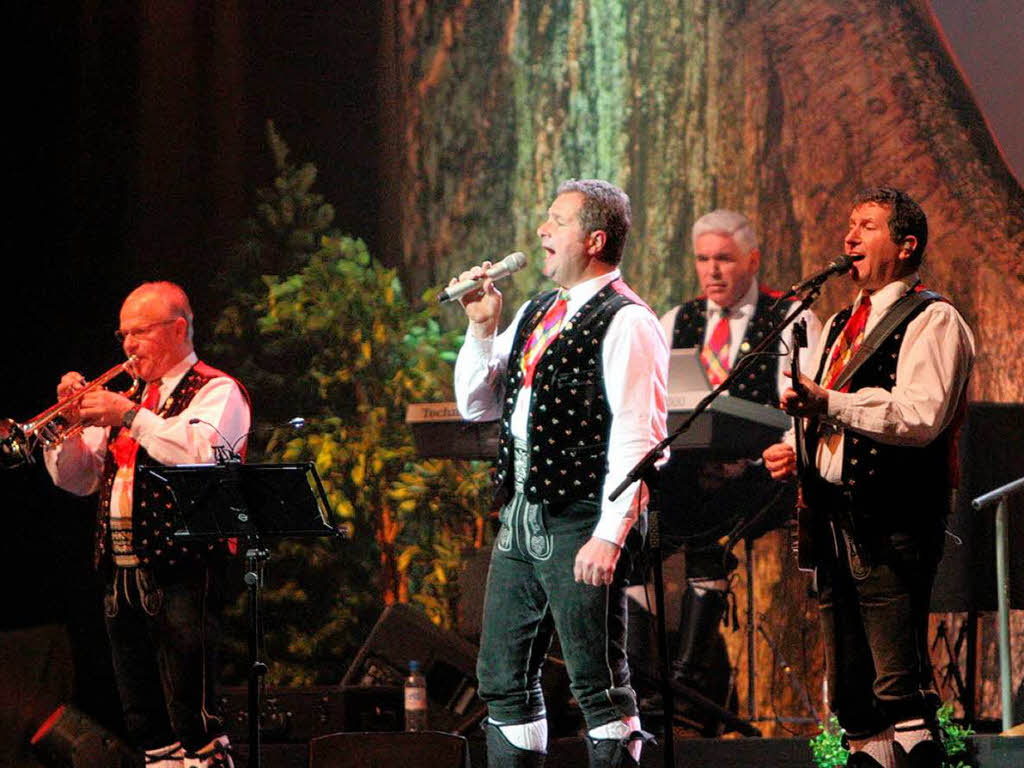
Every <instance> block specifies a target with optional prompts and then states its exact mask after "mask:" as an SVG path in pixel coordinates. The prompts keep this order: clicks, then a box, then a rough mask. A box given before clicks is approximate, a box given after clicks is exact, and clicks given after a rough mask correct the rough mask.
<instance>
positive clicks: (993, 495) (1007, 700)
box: [971, 477, 1024, 731]
mask: <svg viewBox="0 0 1024 768" xmlns="http://www.w3.org/2000/svg"><path fill="white" fill-rule="evenodd" d="M1019 492H1024V477H1021V478H1018V479H1017V480H1014V481H1012V482H1009V483H1007V484H1006V485H1002V486H1000V487H998V488H996V489H995V490H992V491H989V492H988V493H985V494H982V495H981V496H979V497H978V498H976V499H974V500H973V501H972V502H971V507H972V508H973V509H974V510H975V511H976V512H979V511H981V510H982V509H984V508H985V507H988V506H991V505H992V504H997V505H998V506H996V583H997V587H998V589H997V592H996V595H997V600H998V607H999V698H1000V705H1001V708H1002V711H1003V712H1002V714H1003V731H1008V730H1010V728H1012V727H1013V698H1012V697H1013V692H1012V688H1013V683H1012V680H1011V675H1010V566H1009V551H1010V527H1009V520H1010V508H1009V505H1008V504H1007V503H1006V500H1007V499H1008V498H1009V497H1010V496H1012V495H1013V494H1015V493H1019Z"/></svg>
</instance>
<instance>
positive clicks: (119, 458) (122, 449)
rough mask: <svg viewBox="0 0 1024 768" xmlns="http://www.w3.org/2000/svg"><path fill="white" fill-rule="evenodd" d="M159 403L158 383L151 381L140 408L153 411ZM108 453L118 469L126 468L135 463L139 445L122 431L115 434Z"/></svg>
mask: <svg viewBox="0 0 1024 768" xmlns="http://www.w3.org/2000/svg"><path fill="white" fill-rule="evenodd" d="M159 402H160V381H159V380H157V381H151V382H150V383H149V384H148V385H147V388H146V397H145V398H144V399H143V401H142V404H141V406H142V407H143V408H146V409H148V410H150V411H155V410H156V406H157V403H159ZM110 452H111V453H112V454H113V455H114V461H116V462H117V466H119V467H128V466H131V465H133V464H134V463H135V454H137V453H138V452H139V444H138V443H137V442H136V441H135V438H134V437H132V435H131V431H130V430H127V429H122V430H121V431H120V432H118V433H117V438H116V439H115V440H114V442H112V443H111V444H110Z"/></svg>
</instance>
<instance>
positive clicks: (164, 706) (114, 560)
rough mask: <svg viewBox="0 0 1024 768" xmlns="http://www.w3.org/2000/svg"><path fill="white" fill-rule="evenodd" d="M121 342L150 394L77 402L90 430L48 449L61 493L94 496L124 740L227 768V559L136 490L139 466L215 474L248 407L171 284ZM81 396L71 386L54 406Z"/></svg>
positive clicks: (135, 317)
mask: <svg viewBox="0 0 1024 768" xmlns="http://www.w3.org/2000/svg"><path fill="white" fill-rule="evenodd" d="M116 335H117V337H118V339H119V340H120V341H121V342H122V345H123V347H124V351H125V354H126V355H127V356H128V357H129V358H134V360H133V362H132V364H131V367H132V370H133V372H134V373H135V375H136V376H137V377H138V378H139V379H140V380H141V381H142V382H144V383H145V388H144V389H140V391H139V392H138V397H137V398H135V399H132V398H129V397H126V396H125V395H123V394H119V393H116V392H110V391H107V390H104V389H99V388H97V389H94V390H92V391H89V392H87V393H85V394H84V395H82V397H81V402H80V403H79V404H78V409H77V416H78V418H80V419H81V421H82V423H83V424H84V425H85V427H86V428H85V429H84V430H83V431H82V432H81V434H80V435H76V436H74V437H71V438H70V439H68V440H65V441H63V442H62V443H61V444H60V445H57V446H55V447H52V448H48V449H47V450H46V451H45V454H44V456H45V461H46V467H47V470H48V471H49V472H50V475H51V476H52V477H53V481H54V483H55V484H56V485H57V486H58V487H60V488H63V489H65V490H67V491H70V492H71V493H74V494H76V495H79V496H85V495H89V494H92V493H96V492H97V491H98V492H99V509H98V513H97V519H96V548H95V565H96V567H97V568H99V569H101V570H102V572H103V573H104V575H105V577H106V584H107V589H106V598H105V618H106V625H107V634H108V636H109V638H110V646H111V653H112V656H113V665H114V673H115V676H116V679H117V685H118V691H119V693H120V696H121V705H122V708H123V710H124V717H125V726H126V728H127V731H128V736H129V738H130V739H131V740H132V741H133V742H134V743H135V745H136V746H137V747H138V748H139V749H141V750H142V751H144V752H145V758H146V764H147V766H158V768H179V767H182V768H184V767H185V766H189V767H191V766H197V767H198V766H220V767H222V768H223V767H224V766H231V765H232V761H231V758H230V755H229V753H228V741H227V736H225V735H224V728H223V721H222V720H221V718H220V717H219V716H218V713H217V699H216V677H217V672H218V659H217V653H218V650H219V647H220V603H221V600H222V594H221V593H222V587H223V578H222V573H223V570H224V566H225V564H226V559H225V554H226V552H225V549H224V546H223V545H222V544H219V543H215V544H206V543H203V544H198V545H197V544H194V543H182V542H180V541H177V540H175V538H174V536H173V533H174V525H173V523H172V522H171V521H169V520H167V519H166V518H164V517H162V516H161V514H160V512H161V511H162V510H163V505H160V504H155V503H153V501H152V499H148V498H142V497H141V493H140V494H138V497H137V496H136V494H135V493H134V490H135V469H136V467H137V466H140V465H142V464H166V465H172V464H192V463H209V462H212V461H213V458H214V445H215V444H218V443H220V442H223V440H225V439H226V440H239V442H240V443H241V444H242V445H244V443H245V439H244V436H245V435H246V434H247V433H248V431H249V426H250V421H251V409H250V404H249V400H248V395H247V394H246V392H245V390H244V388H243V387H242V386H241V385H240V384H239V383H238V382H237V381H235V380H234V379H232V378H231V377H230V376H227V375H226V374H224V373H221V372H220V371H217V370H215V369H213V368H211V367H210V366H208V365H205V364H204V363H201V362H199V360H198V358H197V357H196V354H195V351H194V350H193V346H192V309H191V307H190V305H189V301H188V297H187V296H186V295H185V292H184V291H183V290H182V289H181V288H180V287H179V286H177V285H175V284H173V283H167V282H157V283H144V284H142V285H140V286H139V287H138V288H136V289H135V290H134V291H132V292H131V293H130V294H129V295H128V298H126V299H125V301H124V305H123V306H122V307H121V315H120V326H119V329H118V331H117V334H116ZM85 383H86V382H85V380H84V379H83V377H82V376H81V375H80V374H78V373H75V372H71V373H67V374H65V375H64V377H63V378H62V379H61V380H60V384H59V385H58V386H57V396H58V397H59V398H61V399H62V400H63V399H64V398H67V397H69V396H71V395H73V394H74V393H75V392H76V391H78V390H79V389H81V388H82V387H83V386H85ZM72 416H74V414H72ZM222 436H223V437H222ZM147 502H149V503H148V504H147Z"/></svg>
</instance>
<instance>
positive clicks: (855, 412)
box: [814, 273, 974, 483]
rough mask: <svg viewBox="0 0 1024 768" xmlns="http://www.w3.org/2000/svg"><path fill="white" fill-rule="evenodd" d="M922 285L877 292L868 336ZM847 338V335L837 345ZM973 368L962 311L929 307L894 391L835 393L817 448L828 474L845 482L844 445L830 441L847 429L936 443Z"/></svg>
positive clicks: (911, 333)
mask: <svg viewBox="0 0 1024 768" xmlns="http://www.w3.org/2000/svg"><path fill="white" fill-rule="evenodd" d="M918 280H919V278H918V275H917V274H916V273H915V274H913V275H909V276H907V277H904V278H902V279H900V280H896V281H894V282H891V283H889V284H888V285H886V286H885V287H884V288H880V289H879V290H877V291H875V292H874V293H873V294H872V295H871V311H870V312H869V314H868V319H867V325H866V326H865V328H864V336H865V338H866V337H867V336H868V334H870V333H871V331H872V330H873V329H874V328H875V326H877V325H878V323H879V321H880V320H881V319H882V318H883V317H884V316H885V315H886V314H887V313H888V312H889V309H890V308H891V307H892V305H893V304H895V303H896V301H897V300H898V299H899V298H900V297H902V296H903V295H904V294H905V293H906V292H907V291H908V290H910V289H911V288H912V287H913V286H914V285H915V284H916V283H917V282H918ZM862 296H863V292H860V293H858V294H857V300H856V301H855V302H854V306H853V309H854V311H856V309H857V307H858V306H859V305H860V302H861V298H862ZM833 317H834V315H833ZM831 322H832V318H829V323H831ZM841 337H842V334H841V333H840V334H839V335H838V336H837V337H836V341H835V344H838V343H839V339H840V338H841ZM825 342H826V337H825V336H822V338H821V341H820V342H819V344H818V348H817V349H816V350H815V353H814V355H815V356H814V361H815V363H814V364H815V365H817V364H818V361H820V360H821V356H822V352H823V351H824V350H823V347H824V344H825ZM829 355H831V348H830V349H829ZM973 363H974V335H973V334H972V333H971V329H970V328H968V327H967V323H965V322H964V319H963V318H962V317H961V316H960V313H959V312H957V311H956V309H955V308H954V307H953V305H952V304H949V303H948V302H945V301H934V302H932V303H931V304H929V305H928V306H927V307H926V308H925V309H924V311H922V312H921V313H920V314H919V315H918V316H917V317H915V318H914V319H913V320H912V321H911V322H910V324H909V325H908V326H907V332H906V335H905V336H904V338H903V344H902V345H901V346H900V356H899V359H898V360H897V361H896V381H895V383H894V385H893V388H892V391H887V390H885V389H882V388H881V387H865V388H864V389H859V390H857V391H856V392H836V391H833V390H829V391H828V413H827V415H826V416H825V417H824V418H823V419H822V430H823V436H822V439H821V440H819V441H818V446H817V451H816V459H817V466H818V471H819V472H820V473H821V476H822V477H823V478H824V479H825V480H827V481H829V482H831V483H840V482H841V481H842V472H843V443H844V440H842V439H839V440H835V439H831V440H830V439H829V437H830V436H832V435H839V436H840V437H842V436H843V435H844V434H845V431H846V430H847V429H850V430H853V431H854V432H858V433H860V434H862V435H866V436H868V437H870V438H871V439H873V440H876V441H878V442H880V443H886V444H889V445H909V446H925V445H927V444H928V443H930V442H931V441H932V440H934V439H935V438H936V437H938V436H939V434H940V433H941V432H942V431H943V430H944V429H945V428H946V427H947V426H949V423H950V421H952V419H953V417H954V415H955V413H956V405H957V402H958V400H959V398H960V394H961V393H962V392H963V389H964V386H965V385H966V384H967V378H968V376H969V375H970V372H971V367H972V365H973ZM826 369H827V366H826Z"/></svg>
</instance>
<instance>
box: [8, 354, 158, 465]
mask: <svg viewBox="0 0 1024 768" xmlns="http://www.w3.org/2000/svg"><path fill="white" fill-rule="evenodd" d="M134 363H135V355H131V356H130V357H129V358H128V359H127V360H125V361H124V362H123V363H120V364H118V365H115V366H114V367H113V368H111V369H110V370H109V371H107V372H106V373H104V374H103V375H102V376H99V377H97V378H95V379H93V380H92V381H90V382H88V383H87V384H85V386H83V387H82V388H81V389H79V390H76V391H75V392H72V393H71V394H70V395H68V396H67V397H65V398H63V399H62V400H60V401H59V402H57V404H56V405H51V406H50V407H49V408H47V409H46V410H45V411H43V412H42V413H40V414H39V415H38V416H36V417H34V418H32V419H30V420H29V421H26V422H23V423H21V424H19V423H18V422H16V421H14V419H2V420H0V466H2V467H4V468H5V469H10V468H12V467H18V466H21V465H23V464H31V463H32V461H33V458H32V454H33V453H34V452H35V449H36V448H37V447H38V446H39V445H43V446H45V447H47V448H52V447H54V446H56V445H60V444H61V443H63V442H64V441H65V440H68V439H70V438H72V437H74V436H75V435H78V434H80V433H81V432H82V430H83V429H85V426H86V425H85V424H83V423H82V420H81V419H80V418H78V416H77V413H76V411H77V410H78V404H79V402H80V401H81V399H82V397H84V396H85V394H86V393H88V392H93V391H95V390H97V389H101V388H102V387H103V386H104V385H105V384H106V383H107V382H109V381H111V380H112V379H115V378H117V377H118V376H120V375H121V374H122V373H127V374H128V375H129V376H131V377H132V385H131V386H130V387H129V388H128V389H127V390H125V391H124V392H122V393H121V394H123V395H124V396H125V397H131V396H132V395H134V394H135V392H136V390H137V389H138V388H139V379H138V377H137V376H136V375H135V371H134V370H133V368H132V366H133V365H134Z"/></svg>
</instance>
